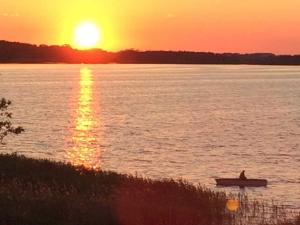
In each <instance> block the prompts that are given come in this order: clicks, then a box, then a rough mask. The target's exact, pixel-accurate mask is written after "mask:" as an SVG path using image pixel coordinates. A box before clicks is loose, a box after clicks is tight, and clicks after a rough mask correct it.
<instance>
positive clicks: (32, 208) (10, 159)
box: [0, 154, 300, 225]
mask: <svg viewBox="0 0 300 225" xmlns="http://www.w3.org/2000/svg"><path fill="white" fill-rule="evenodd" d="M229 198H231V196H227V195H226V194H225V193H223V192H213V191H211V190H209V189H207V188H205V187H202V186H200V185H198V186H194V185H192V184H190V183H188V182H186V181H184V180H178V181H175V180H172V179H169V180H151V179H146V178H139V177H134V176H130V175H123V174H118V173H115V172H107V171H96V170H89V169H86V168H84V167H74V166H72V165H69V164H63V163H59V162H51V161H48V160H36V159H29V158H26V157H24V156H18V155H15V154H14V155H0V224H1V225H2V224H3V225H19V224H22V225H23V224H24V225H48V224H49V225H50V224H51V225H77V224H78V225H96V224H97V225H223V224H224V225H229V224H232V225H244V224H257V225H259V224H263V225H266V224H270V225H272V224H282V225H287V224H288V223H289V224H296V225H299V220H300V219H299V217H298V222H297V221H289V220H280V219H279V218H282V216H281V211H280V210H279V209H278V210H277V209H276V214H274V215H277V219H276V218H275V217H274V218H273V219H272V220H267V219H268V218H272V216H270V215H269V214H268V213H266V211H265V208H264V207H265V205H263V204H261V203H259V202H250V201H248V200H247V198H246V197H244V196H243V197H240V199H239V202H240V207H239V208H238V210H237V211H236V212H230V211H229V210H227V209H226V202H227V199H229ZM271 215H273V214H271ZM253 218H256V219H253ZM257 218H259V219H257ZM283 222H284V223H285V224H283Z"/></svg>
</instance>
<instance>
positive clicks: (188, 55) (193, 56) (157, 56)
mask: <svg viewBox="0 0 300 225" xmlns="http://www.w3.org/2000/svg"><path fill="white" fill-rule="evenodd" d="M0 63H136V64H253V65H300V55H275V54H271V53H254V54H239V53H211V52H190V51H138V50H124V51H119V52H108V51H104V50H101V49H91V50H77V49H73V48H71V47H70V46H69V45H63V46H58V45H51V46H48V45H32V44H24V43H18V42H8V41H0Z"/></svg>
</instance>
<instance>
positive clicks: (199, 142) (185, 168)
mask: <svg viewBox="0 0 300 225" xmlns="http://www.w3.org/2000/svg"><path fill="white" fill-rule="evenodd" d="M1 96H3V97H6V98H8V99H11V100H12V101H13V103H14V105H13V108H12V109H13V112H14V117H15V120H16V121H15V122H16V123H18V124H20V125H22V126H23V127H24V128H25V129H26V133H24V134H22V135H21V136H19V137H15V138H8V139H6V141H7V143H8V144H7V145H5V146H0V150H1V152H18V153H22V154H25V155H27V156H32V157H37V158H38V157H41V158H50V159H55V160H64V161H69V162H72V163H74V164H85V165H86V166H90V167H100V168H102V169H105V170H115V171H119V172H126V173H132V174H135V173H137V174H139V175H143V176H147V177H153V178H164V177H173V178H184V179H188V180H189V181H191V182H194V183H198V182H201V183H202V184H205V185H206V186H208V187H212V188H214V189H216V190H224V189H221V188H215V181H214V178H217V177H237V176H238V175H239V172H240V171H241V170H242V169H245V170H246V175H247V176H248V177H255V178H266V179H268V180H269V186H268V187H267V188H252V189H251V188H246V189H245V190H239V189H238V188H227V189H225V190H227V191H231V192H235V193H237V192H240V191H241V192H246V193H247V194H249V195H250V196H251V197H252V198H265V199H271V198H272V199H275V200H277V201H280V202H282V203H285V204H288V205H292V206H293V207H298V208H300V172H299V171H300V170H299V167H300V67H283V66H280V67H279V66H214V65H212V66H208V65H199V66H188V65H180V66H179V65H0V97H1Z"/></svg>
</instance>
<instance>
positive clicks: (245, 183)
mask: <svg viewBox="0 0 300 225" xmlns="http://www.w3.org/2000/svg"><path fill="white" fill-rule="evenodd" d="M216 182H217V185H220V186H239V187H265V186H267V184H268V181H267V180H265V179H245V180H243V179H239V178H219V179H216Z"/></svg>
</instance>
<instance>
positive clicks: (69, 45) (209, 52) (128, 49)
mask: <svg viewBox="0 0 300 225" xmlns="http://www.w3.org/2000/svg"><path fill="white" fill-rule="evenodd" d="M0 42H8V43H16V44H25V45H33V46H36V47H43V46H45V47H69V48H71V49H73V50H76V51H82V52H85V51H93V50H99V51H105V52H109V53H120V52H124V51H135V52H189V53H208V54H219V55H222V54H239V55H256V54H258V55H260V54H261V55H264V54H265V55H273V56H300V53H297V54H277V53H272V52H243V53H241V52H213V51H197V50H145V49H136V48H127V49H122V50H118V51H109V50H106V49H103V48H100V47H95V48H86V49H79V48H75V47H73V46H72V45H71V44H35V43H29V42H19V41H10V40H4V39H1V40H0Z"/></svg>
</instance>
